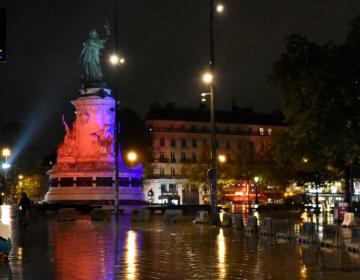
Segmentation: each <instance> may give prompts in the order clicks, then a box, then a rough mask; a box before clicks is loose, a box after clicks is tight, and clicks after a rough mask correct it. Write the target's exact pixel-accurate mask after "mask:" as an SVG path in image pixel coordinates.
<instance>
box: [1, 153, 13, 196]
mask: <svg viewBox="0 0 360 280" xmlns="http://www.w3.org/2000/svg"><path fill="white" fill-rule="evenodd" d="M1 154H2V156H3V157H4V158H5V162H3V163H2V165H1V168H2V169H3V170H4V190H6V188H7V170H8V169H9V168H10V167H11V165H10V163H9V162H8V159H9V156H10V155H11V150H10V149H9V148H3V149H2V151H1Z"/></svg>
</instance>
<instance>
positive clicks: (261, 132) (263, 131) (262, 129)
mask: <svg viewBox="0 0 360 280" xmlns="http://www.w3.org/2000/svg"><path fill="white" fill-rule="evenodd" d="M259 133H260V135H264V133H265V130H264V128H263V127H260V128H259Z"/></svg>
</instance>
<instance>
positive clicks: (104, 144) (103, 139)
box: [92, 124, 114, 155]
mask: <svg viewBox="0 0 360 280" xmlns="http://www.w3.org/2000/svg"><path fill="white" fill-rule="evenodd" d="M92 135H93V136H94V137H95V139H96V142H97V146H98V147H97V151H96V152H97V153H98V154H100V155H112V154H113V153H114V151H113V146H114V145H113V144H114V136H113V134H112V131H111V130H110V126H109V125H108V124H105V125H104V127H103V128H102V129H100V130H99V131H96V132H94V133H92Z"/></svg>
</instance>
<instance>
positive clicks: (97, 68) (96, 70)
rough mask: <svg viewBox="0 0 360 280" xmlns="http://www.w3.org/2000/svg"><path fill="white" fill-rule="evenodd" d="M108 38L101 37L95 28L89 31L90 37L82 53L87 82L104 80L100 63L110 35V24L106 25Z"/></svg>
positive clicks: (81, 57)
mask: <svg viewBox="0 0 360 280" xmlns="http://www.w3.org/2000/svg"><path fill="white" fill-rule="evenodd" d="M104 28H105V32H106V38H105V39H101V38H99V34H98V33H97V32H96V30H95V29H93V30H92V31H90V32H89V39H88V40H87V42H86V43H84V47H83V49H82V51H81V54H80V64H81V66H82V70H83V72H84V73H83V74H84V75H85V81H86V82H99V81H101V80H102V71H101V64H100V56H101V50H102V49H103V48H104V46H105V43H106V41H107V38H108V37H109V36H110V26H109V24H108V23H106V24H105V25H104Z"/></svg>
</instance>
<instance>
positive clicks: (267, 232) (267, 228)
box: [260, 217, 274, 236]
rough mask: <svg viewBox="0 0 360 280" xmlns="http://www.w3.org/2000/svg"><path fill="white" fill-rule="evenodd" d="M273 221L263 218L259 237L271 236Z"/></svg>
mask: <svg viewBox="0 0 360 280" xmlns="http://www.w3.org/2000/svg"><path fill="white" fill-rule="evenodd" d="M273 230H274V229H273V221H272V219H271V218H270V217H265V218H264V221H263V223H262V225H261V227H260V235H263V236H272V235H273Z"/></svg>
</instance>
